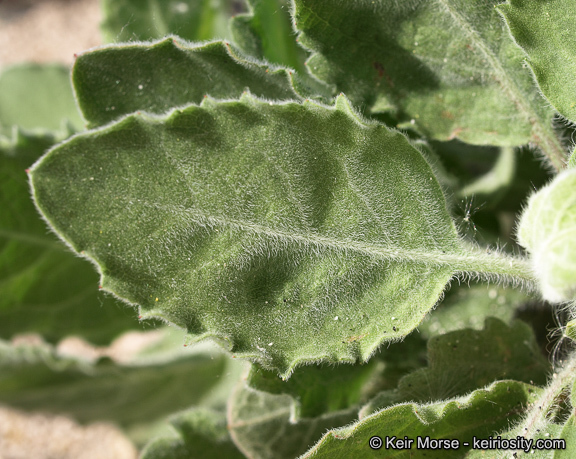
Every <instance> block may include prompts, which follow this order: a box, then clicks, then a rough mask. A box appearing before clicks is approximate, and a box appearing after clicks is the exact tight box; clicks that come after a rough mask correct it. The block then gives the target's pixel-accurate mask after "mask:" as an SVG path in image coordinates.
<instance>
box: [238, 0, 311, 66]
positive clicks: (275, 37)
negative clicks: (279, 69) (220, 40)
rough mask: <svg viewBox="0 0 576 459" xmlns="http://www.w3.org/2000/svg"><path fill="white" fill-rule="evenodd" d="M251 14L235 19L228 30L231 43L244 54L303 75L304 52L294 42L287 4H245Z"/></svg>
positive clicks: (266, 0)
mask: <svg viewBox="0 0 576 459" xmlns="http://www.w3.org/2000/svg"><path fill="white" fill-rule="evenodd" d="M247 3H248V6H249V9H250V13H248V14H241V15H238V16H236V17H234V18H233V19H232V20H231V22H230V30H231V32H232V39H233V40H234V43H235V44H236V45H237V46H238V47H239V48H240V49H241V50H242V51H243V52H244V53H246V54H248V55H250V56H254V57H256V58H258V59H264V60H267V61H269V62H273V63H275V64H280V65H285V66H287V67H291V68H293V69H295V70H297V71H298V72H302V73H304V72H306V68H305V66H304V61H305V59H306V57H307V55H306V52H305V51H304V49H303V48H302V47H300V46H299V45H298V43H297V42H296V32H295V31H294V30H293V28H292V19H291V17H290V9H291V7H292V5H291V4H290V2H289V1H286V0H247Z"/></svg>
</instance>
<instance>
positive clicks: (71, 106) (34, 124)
mask: <svg viewBox="0 0 576 459" xmlns="http://www.w3.org/2000/svg"><path fill="white" fill-rule="evenodd" d="M68 125H69V126H70V128H72V129H73V130H82V129H83V127H84V122H83V121H82V119H81V117H80V114H79V113H78V109H77V108H76V102H75V101H74V96H73V94H72V88H71V85H70V70H69V69H68V68H67V67H64V66H61V65H40V64H22V65H18V66H13V67H9V68H6V69H4V70H3V71H2V73H0V135H4V136H7V137H10V136H11V134H12V129H13V127H14V126H18V127H20V128H21V129H23V130H26V131H35V132H36V133H38V134H49V133H51V131H54V134H55V135H57V136H58V137H59V140H61V139H62V138H64V137H67V135H68V131H69V128H68Z"/></svg>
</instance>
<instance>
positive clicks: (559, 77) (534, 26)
mask: <svg viewBox="0 0 576 459" xmlns="http://www.w3.org/2000/svg"><path fill="white" fill-rule="evenodd" d="M498 10H499V11H500V12H501V13H502V15H503V16H504V18H505V19H506V23H507V24H508V27H509V28H510V32H511V33H512V36H513V37H514V40H516V43H517V44H518V45H519V46H520V47H522V49H523V50H524V51H525V52H526V54H527V55H528V64H529V65H530V68H531V69H532V71H533V72H534V75H535V76H536V81H538V85H539V86H540V88H541V89H542V92H543V93H544V95H545V96H546V98H547V99H548V100H549V101H550V102H551V103H552V105H553V106H554V108H555V109H556V110H557V111H558V112H559V113H561V114H562V115H564V116H565V117H566V118H568V119H570V120H572V121H576V82H575V79H574V75H576V27H575V25H574V24H575V22H576V6H575V5H574V2H572V1H571V0H548V1H545V2H534V1H528V0H510V1H508V2H506V3H505V4H504V5H499V6H498Z"/></svg>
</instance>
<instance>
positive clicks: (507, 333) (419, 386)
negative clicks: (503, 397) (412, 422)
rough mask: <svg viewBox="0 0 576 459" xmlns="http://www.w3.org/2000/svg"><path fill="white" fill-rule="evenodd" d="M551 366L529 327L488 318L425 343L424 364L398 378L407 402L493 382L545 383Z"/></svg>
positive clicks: (458, 392)
mask: <svg viewBox="0 0 576 459" xmlns="http://www.w3.org/2000/svg"><path fill="white" fill-rule="evenodd" d="M550 369H551V368H550V365H549V364H548V362H547V361H546V359H545V358H544V356H542V355H541V354H540V350H539V348H538V345H537V344H536V340H535V338H534V334H533V333H532V330H531V329H530V327H529V326H528V325H526V324H525V323H523V322H521V321H514V322H513V323H512V324H511V325H510V326H508V325H506V324H504V323H503V322H501V321H500V320H497V319H487V320H486V324H485V327H484V329H483V330H470V329H468V330H466V329H464V330H457V331H453V332H451V333H447V334H445V335H441V336H436V337H433V338H431V339H430V340H429V341H428V368H423V369H421V370H417V371H415V372H413V373H410V374H409V375H407V376H405V377H404V378H402V379H401V380H400V383H399V386H398V390H399V392H400V393H401V394H402V398H403V399H405V400H413V401H419V402H427V401H434V400H442V399H448V398H454V397H456V396H460V395H464V394H466V393H468V392H470V391H472V390H474V389H477V388H481V387H484V386H486V385H488V384H489V383H491V382H492V381H495V380H501V379H514V380H516V381H523V382H530V383H531V384H540V385H544V384H545V383H546V378H547V376H548V372H549V371H550Z"/></svg>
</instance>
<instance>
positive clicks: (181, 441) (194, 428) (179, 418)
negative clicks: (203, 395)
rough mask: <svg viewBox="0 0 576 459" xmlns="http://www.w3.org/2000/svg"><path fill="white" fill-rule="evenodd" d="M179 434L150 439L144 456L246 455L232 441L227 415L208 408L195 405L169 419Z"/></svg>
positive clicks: (232, 458)
mask: <svg viewBox="0 0 576 459" xmlns="http://www.w3.org/2000/svg"><path fill="white" fill-rule="evenodd" d="M170 422H171V424H172V425H173V427H174V429H175V430H176V434H175V435H174V434H173V435H172V436H165V437H162V438H158V439H155V440H153V441H152V442H150V443H149V444H148V445H147V446H146V448H145V449H144V450H143V451H142V453H141V458H142V459H190V458H202V459H221V458H226V459H236V458H238V459H243V458H244V457H245V456H244V455H243V454H242V453H241V452H240V451H239V450H238V448H237V447H236V445H235V444H234V443H233V442H232V439H231V438H230V434H229V432H228V428H227V425H226V415H225V414H224V413H220V412H218V411H215V410H209V409H206V408H193V409H191V410H187V411H184V412H183V413H181V414H178V415H175V416H173V417H172V419H171V420H170Z"/></svg>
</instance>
